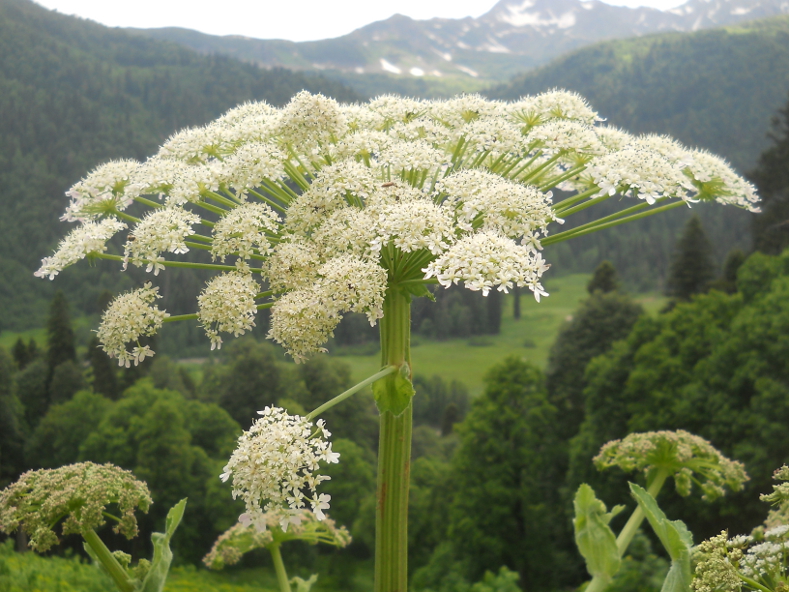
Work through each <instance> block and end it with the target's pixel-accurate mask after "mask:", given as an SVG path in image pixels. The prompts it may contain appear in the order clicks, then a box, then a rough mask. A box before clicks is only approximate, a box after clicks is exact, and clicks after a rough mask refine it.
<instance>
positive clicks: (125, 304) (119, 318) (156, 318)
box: [97, 283, 170, 368]
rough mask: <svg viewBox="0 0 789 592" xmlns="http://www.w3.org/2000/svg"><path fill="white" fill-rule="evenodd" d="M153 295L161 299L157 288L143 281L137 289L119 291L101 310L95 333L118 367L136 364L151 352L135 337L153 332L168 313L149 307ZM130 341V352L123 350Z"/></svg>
mask: <svg viewBox="0 0 789 592" xmlns="http://www.w3.org/2000/svg"><path fill="white" fill-rule="evenodd" d="M157 298H161V296H159V288H153V287H151V284H150V283H147V284H145V286H144V287H142V288H140V289H139V290H132V291H131V292H127V293H126V294H121V295H120V296H119V297H118V298H116V299H115V300H113V301H112V303H111V304H110V306H109V308H107V310H106V311H104V314H103V315H102V317H101V325H99V330H98V332H97V335H98V338H99V341H100V342H101V344H102V349H103V350H104V351H105V352H107V355H108V356H110V357H111V358H118V365H119V366H126V367H127V368H128V367H129V366H130V365H131V362H132V361H133V362H134V365H135V366H136V365H137V364H139V363H140V362H142V361H143V360H144V359H145V358H146V357H148V356H152V355H153V351H152V350H151V348H150V346H148V345H145V346H143V345H141V344H140V341H139V339H140V337H146V336H147V337H149V336H151V335H155V334H156V332H157V331H158V330H159V329H160V328H161V326H162V323H163V322H164V319H165V318H167V317H168V316H170V315H169V314H167V313H166V312H165V311H163V310H159V309H158V308H156V307H155V306H151V305H152V304H153V303H154V302H156V299H157ZM130 342H133V343H136V346H135V347H134V348H133V349H132V351H128V350H127V349H126V347H127V346H128V344H129V343H130Z"/></svg>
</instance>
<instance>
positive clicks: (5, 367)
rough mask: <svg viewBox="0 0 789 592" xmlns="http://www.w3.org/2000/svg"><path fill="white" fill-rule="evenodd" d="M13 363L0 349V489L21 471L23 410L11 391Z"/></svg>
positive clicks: (4, 351) (12, 390) (2, 349)
mask: <svg viewBox="0 0 789 592" xmlns="http://www.w3.org/2000/svg"><path fill="white" fill-rule="evenodd" d="M13 375H14V363H13V361H12V359H11V356H9V355H8V353H7V352H6V350H5V349H4V348H2V347H0V487H4V486H5V485H7V484H8V482H9V481H10V480H12V479H13V478H14V477H15V476H16V475H17V474H18V473H19V472H20V471H21V470H22V468H23V467H22V448H23V446H24V438H23V432H22V425H21V424H22V415H23V409H22V405H21V404H20V402H19V399H18V398H17V396H16V394H15V393H14V389H13Z"/></svg>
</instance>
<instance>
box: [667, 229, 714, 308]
mask: <svg viewBox="0 0 789 592" xmlns="http://www.w3.org/2000/svg"><path fill="white" fill-rule="evenodd" d="M715 275H716V273H715V262H714V259H713V251H712V245H711V244H710V241H709V239H708V238H707V235H706V234H705V233H704V228H703V227H702V225H701V220H699V218H698V216H693V217H692V218H691V219H690V220H688V222H687V223H686V224H685V228H684V230H683V231H682V236H681V237H680V239H679V241H677V245H676V247H675V252H674V258H673V260H672V262H671V269H670V271H669V277H668V281H667V290H666V292H667V295H668V296H671V297H673V298H675V299H677V300H690V298H691V296H693V295H694V294H702V293H704V292H706V291H707V290H708V289H709V284H710V282H711V281H712V280H713V279H715Z"/></svg>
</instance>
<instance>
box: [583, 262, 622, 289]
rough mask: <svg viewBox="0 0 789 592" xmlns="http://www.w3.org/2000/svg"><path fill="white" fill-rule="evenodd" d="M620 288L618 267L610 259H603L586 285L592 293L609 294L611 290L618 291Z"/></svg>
mask: <svg viewBox="0 0 789 592" xmlns="http://www.w3.org/2000/svg"><path fill="white" fill-rule="evenodd" d="M618 289H619V277H618V275H617V273H616V269H615V268H614V266H613V265H612V264H611V262H610V261H603V262H602V263H600V265H598V266H597V269H595V270H594V274H593V275H592V279H591V280H589V283H588V284H587V285H586V290H587V292H589V293H590V294H594V293H595V292H601V293H603V294H608V293H609V292H616V291H617V290H618Z"/></svg>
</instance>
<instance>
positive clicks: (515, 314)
mask: <svg viewBox="0 0 789 592" xmlns="http://www.w3.org/2000/svg"><path fill="white" fill-rule="evenodd" d="M512 318H513V319H515V320H516V321H518V320H520V318H521V289H520V288H519V287H518V286H515V287H514V288H513V289H512Z"/></svg>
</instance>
